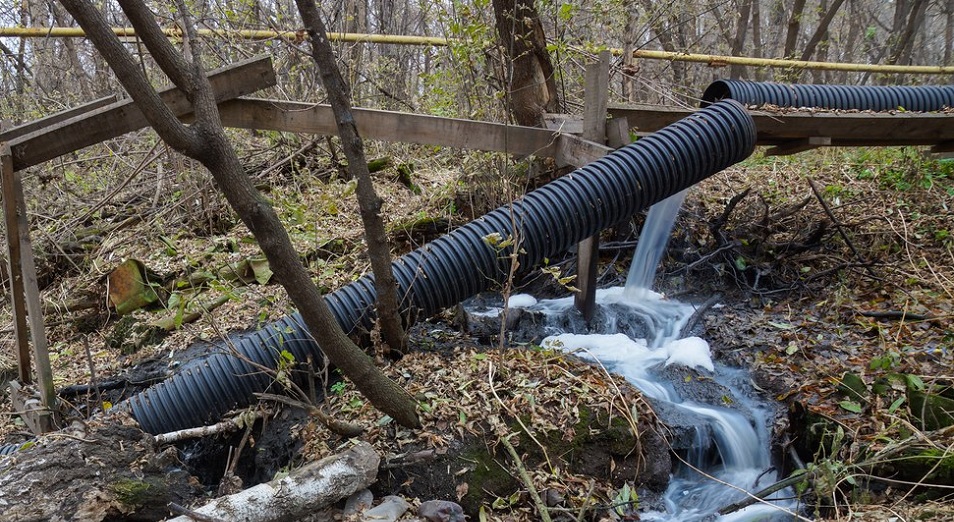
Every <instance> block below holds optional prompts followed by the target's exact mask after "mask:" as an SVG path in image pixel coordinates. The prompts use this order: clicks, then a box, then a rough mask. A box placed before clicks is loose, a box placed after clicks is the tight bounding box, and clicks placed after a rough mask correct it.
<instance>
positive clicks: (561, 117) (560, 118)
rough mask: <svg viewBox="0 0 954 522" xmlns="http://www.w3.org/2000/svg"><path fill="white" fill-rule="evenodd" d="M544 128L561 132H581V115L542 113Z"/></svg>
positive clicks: (578, 133)
mask: <svg viewBox="0 0 954 522" xmlns="http://www.w3.org/2000/svg"><path fill="white" fill-rule="evenodd" d="M543 123H544V126H546V128H548V129H550V130H552V131H555V132H562V133H563V134H577V135H580V134H583V116H582V115H581V114H550V113H547V114H544V115H543Z"/></svg>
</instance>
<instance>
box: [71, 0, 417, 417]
mask: <svg viewBox="0 0 954 522" xmlns="http://www.w3.org/2000/svg"><path fill="white" fill-rule="evenodd" d="M61 1H62V3H63V5H64V7H66V9H67V11H69V12H70V14H72V15H73V18H75V19H76V21H77V22H78V23H79V24H80V25H81V26H82V27H83V29H84V30H85V32H86V35H87V38H89V39H90V40H91V41H92V42H93V44H94V45H95V46H96V48H97V49H98V50H99V52H100V53H101V54H102V55H103V57H104V58H105V59H106V62H107V63H109V65H110V67H111V68H112V69H113V71H114V72H115V73H116V76H117V77H118V78H119V80H120V82H121V83H122V84H123V86H124V87H125V88H126V91H127V92H129V95H130V96H131V97H132V98H133V99H134V100H135V101H136V104H137V106H138V107H139V108H140V110H141V111H142V112H143V114H144V115H145V116H146V118H147V119H148V120H149V122H150V124H151V125H152V127H153V128H154V129H155V130H156V133H157V134H159V136H160V137H161V138H162V139H163V141H165V142H166V143H168V144H169V145H170V146H171V147H173V148H175V149H177V150H179V151H180V152H182V153H183V154H185V155H186V156H189V157H191V158H193V159H195V160H197V161H199V162H200V163H202V164H203V165H204V166H205V167H206V168H207V169H208V170H209V172H211V174H212V176H213V177H214V178H215V180H216V182H218V185H219V187H220V188H221V190H222V192H223V193H224V194H225V197H226V199H227V200H228V201H229V204H231V205H232V208H234V209H235V211H236V213H237V214H238V215H239V217H240V218H241V219H242V221H243V222H244V223H245V225H246V226H247V227H248V229H249V230H250V231H251V232H252V234H253V235H254V236H255V239H256V240H258V243H259V245H260V246H261V248H262V251H263V252H264V253H265V256H266V257H267V259H268V262H269V265H270V266H271V269H272V271H273V272H274V273H275V277H276V278H277V279H278V281H279V282H280V283H281V284H282V286H283V287H284V288H285V290H286V291H287V292H288V295H289V297H290V298H291V300H292V302H294V303H295V306H297V307H298V309H299V310H300V312H301V315H302V317H303V318H304V320H305V324H306V326H307V327H308V329H309V330H310V331H311V332H312V334H313V335H315V338H316V340H317V341H318V344H319V345H320V346H321V348H322V350H323V351H324V352H325V354H326V355H327V356H328V358H329V359H330V360H331V362H333V363H334V364H335V365H336V366H338V367H339V368H341V370H342V371H343V372H344V374H345V375H346V376H347V377H348V378H349V379H351V380H352V381H353V382H354V384H355V386H357V387H358V389H359V390H361V392H362V393H363V394H364V395H365V396H366V397H367V398H368V400H369V401H370V402H371V403H372V404H373V405H374V406H375V407H377V408H378V409H379V410H381V411H383V412H384V413H386V414H388V415H390V416H391V417H392V418H394V419H395V420H396V421H397V422H399V423H401V424H402V425H404V426H408V427H417V426H419V425H420V421H419V420H418V418H417V413H416V411H415V403H414V400H413V399H412V398H411V397H410V396H409V395H408V394H407V392H405V391H404V390H403V389H402V388H401V387H400V386H398V385H397V384H395V383H394V382H393V381H391V380H390V379H388V378H387V377H386V376H385V375H384V374H383V373H382V372H381V371H380V370H379V369H378V368H377V367H376V366H375V365H374V362H373V361H372V359H371V357H369V356H368V355H367V354H366V353H364V352H363V351H361V349H360V348H358V347H357V346H355V344H354V343H353V342H352V341H351V340H350V339H349V338H348V336H347V335H346V334H345V333H344V332H343V331H342V330H341V326H340V325H339V324H338V322H337V321H336V320H335V317H334V315H333V314H332V313H331V310H330V309H329V308H328V305H327V304H326V303H325V300H324V299H323V298H322V296H321V292H319V291H318V288H317V287H316V286H315V284H314V282H312V280H311V276H310V274H309V273H308V271H307V270H305V267H304V266H303V265H302V264H301V261H300V260H299V257H298V253H297V252H295V249H294V247H292V244H291V241H290V240H289V238H288V233H287V232H286V231H285V228H284V227H283V226H282V224H281V222H280V221H279V219H278V215H277V214H276V213H275V210H274V209H273V208H272V207H271V205H269V203H268V202H267V201H266V200H265V198H264V197H263V196H262V195H261V193H259V192H258V190H257V189H256V188H255V186H254V184H252V182H251V180H250V179H249V177H248V175H247V174H246V173H245V171H244V169H243V167H242V164H241V162H240V161H239V158H238V156H237V155H236V153H235V150H234V149H233V148H232V146H231V144H230V143H229V141H228V137H227V136H226V134H225V129H224V128H223V127H222V121H221V119H220V117H219V111H218V106H217V105H216V103H215V98H214V94H213V92H212V88H211V86H210V85H209V82H208V78H206V76H205V73H204V71H203V69H202V65H201V63H200V61H199V50H198V48H197V47H198V46H199V45H200V42H199V41H198V40H197V39H196V37H195V27H194V26H193V24H192V19H191V18H190V17H189V15H188V10H187V9H186V7H185V5H184V0H179V1H177V9H178V11H179V13H178V14H179V16H180V17H182V25H183V27H184V28H185V31H186V32H185V36H186V38H185V40H187V41H188V42H189V45H184V46H183V49H184V52H183V54H180V53H179V51H178V50H177V49H176V48H175V47H174V46H173V45H172V44H171V43H170V41H169V40H168V39H167V38H166V37H165V35H163V34H162V32H161V30H160V28H159V26H158V25H157V24H156V21H155V20H156V17H155V16H154V14H153V13H152V11H150V10H149V9H148V8H147V7H146V6H145V5H144V4H143V3H141V2H138V1H136V0H120V1H119V4H120V7H121V8H122V9H123V11H124V12H125V13H126V16H127V17H128V18H129V21H130V22H131V23H132V25H133V27H134V28H135V29H136V32H137V34H138V36H139V37H140V38H141V39H142V41H143V43H144V44H145V45H146V46H147V47H148V48H149V50H150V52H151V54H152V56H153V58H154V59H155V60H156V63H157V64H158V65H159V67H160V68H161V69H162V71H163V72H164V73H165V74H166V75H167V76H168V77H169V79H170V80H172V82H173V83H174V84H175V85H176V86H177V87H178V88H180V89H182V91H183V92H184V93H185V94H186V96H187V97H188V98H189V100H190V101H191V102H192V105H193V111H194V116H195V123H193V124H191V125H188V126H187V125H184V124H182V123H181V122H179V120H178V119H177V118H176V117H175V115H174V114H173V113H172V112H171V111H170V110H169V108H168V107H166V106H165V104H163V103H162V100H161V99H160V98H159V95H158V94H157V93H156V91H155V90H154V89H153V88H152V86H151V85H150V83H149V80H148V79H147V78H146V77H145V75H144V74H143V73H142V71H141V70H140V69H139V67H138V66H137V64H136V62H135V60H134V59H133V57H132V56H131V55H130V54H129V53H128V52H127V51H126V49H125V47H124V46H123V44H122V43H121V42H120V41H119V39H118V38H116V37H115V36H114V35H113V34H112V31H111V30H110V28H109V25H108V24H107V23H106V20H105V19H104V18H103V17H102V15H101V14H100V12H99V11H97V10H96V8H95V7H94V5H93V4H92V3H91V2H90V1H89V0H61Z"/></svg>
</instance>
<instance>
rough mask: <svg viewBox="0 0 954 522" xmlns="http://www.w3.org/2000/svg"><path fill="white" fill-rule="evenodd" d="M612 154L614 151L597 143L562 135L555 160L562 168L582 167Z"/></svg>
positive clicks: (558, 141)
mask: <svg viewBox="0 0 954 522" xmlns="http://www.w3.org/2000/svg"><path fill="white" fill-rule="evenodd" d="M610 152H613V149H611V148H610V147H607V146H606V145H602V144H600V143H596V142H595V141H590V140H585V139H583V138H581V137H579V136H574V135H572V134H560V135H559V136H558V137H557V142H556V152H555V154H554V156H553V158H554V159H555V160H556V162H557V165H558V166H560V167H566V166H573V167H582V166H583V165H586V164H587V163H593V162H594V161H596V160H598V159H600V158H602V157H603V156H605V155H607V154H609V153H610Z"/></svg>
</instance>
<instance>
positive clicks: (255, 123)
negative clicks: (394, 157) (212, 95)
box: [219, 98, 557, 157]
mask: <svg viewBox="0 0 954 522" xmlns="http://www.w3.org/2000/svg"><path fill="white" fill-rule="evenodd" d="M352 112H353V113H354V119H355V123H357V125H358V132H359V133H360V134H361V137H362V138H364V139H371V140H381V141H400V142H405V143H420V144H423V145H438V146H442V147H455V148H462V149H472V150H484V151H493V152H505V153H508V154H514V155H517V156H531V155H534V156H546V157H554V156H555V155H556V150H557V148H556V144H557V134H556V133H554V132H553V131H549V130H547V129H542V128H536V127H521V126H518V125H505V124H502V123H490V122H484V121H473V120H463V119H457V118H442V117H438V116H427V115H422V114H410V113H405V112H393V111H381V110H374V109H359V108H355V109H352ZM219 113H220V114H221V116H222V123H223V124H225V125H226V126H228V127H238V128H243V129H263V130H276V131H285V132H299V133H303V134H325V135H336V134H337V133H338V129H337V126H336V125H335V120H334V116H333V115H332V113H331V107H329V106H328V105H319V104H312V103H301V102H286V101H278V100H263V99H255V98H239V99H236V100H231V101H228V102H225V103H222V104H220V105H219Z"/></svg>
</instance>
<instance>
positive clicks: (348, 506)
mask: <svg viewBox="0 0 954 522" xmlns="http://www.w3.org/2000/svg"><path fill="white" fill-rule="evenodd" d="M373 503H374V494H373V493H371V491H369V490H367V489H362V490H360V491H356V492H354V493H352V494H351V496H350V497H348V500H345V506H344V511H343V514H344V515H345V516H348V515H354V514H356V513H361V512H362V511H364V510H366V509H368V508H369V507H371V504H373Z"/></svg>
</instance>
